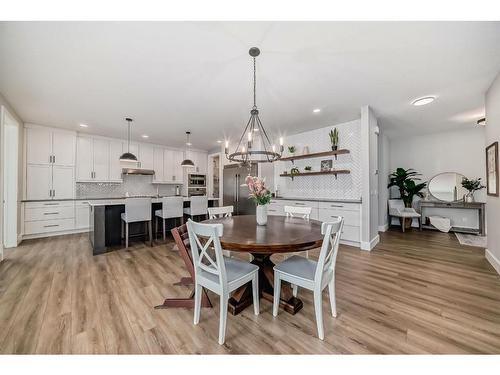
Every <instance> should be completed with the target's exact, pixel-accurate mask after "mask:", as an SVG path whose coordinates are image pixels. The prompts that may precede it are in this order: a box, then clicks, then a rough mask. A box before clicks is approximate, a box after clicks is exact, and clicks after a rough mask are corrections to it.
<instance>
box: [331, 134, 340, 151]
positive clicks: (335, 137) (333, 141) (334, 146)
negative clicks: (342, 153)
mask: <svg viewBox="0 0 500 375" xmlns="http://www.w3.org/2000/svg"><path fill="white" fill-rule="evenodd" d="M328 135H329V136H330V143H331V144H332V151H337V148H338V146H339V131H338V130H337V128H333V130H330V133H328Z"/></svg>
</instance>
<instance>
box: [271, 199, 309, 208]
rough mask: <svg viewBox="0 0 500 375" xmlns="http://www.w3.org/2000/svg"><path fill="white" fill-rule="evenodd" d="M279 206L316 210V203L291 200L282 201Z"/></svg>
mask: <svg viewBox="0 0 500 375" xmlns="http://www.w3.org/2000/svg"><path fill="white" fill-rule="evenodd" d="M280 203H281V205H283V206H296V207H311V208H313V209H314V208H318V202H316V201H292V200H282V201H281V202H280Z"/></svg>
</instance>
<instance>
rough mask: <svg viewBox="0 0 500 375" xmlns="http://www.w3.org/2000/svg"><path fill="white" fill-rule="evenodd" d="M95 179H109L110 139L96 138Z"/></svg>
mask: <svg viewBox="0 0 500 375" xmlns="http://www.w3.org/2000/svg"><path fill="white" fill-rule="evenodd" d="M93 157H94V180H97V181H108V179H109V141H107V140H105V139H99V138H94V152H93Z"/></svg>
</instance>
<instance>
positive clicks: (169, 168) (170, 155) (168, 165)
mask: <svg viewBox="0 0 500 375" xmlns="http://www.w3.org/2000/svg"><path fill="white" fill-rule="evenodd" d="M174 165H175V160H174V151H173V150H169V149H165V151H164V152H163V176H164V177H163V180H164V181H165V182H172V181H174V174H175V172H174Z"/></svg>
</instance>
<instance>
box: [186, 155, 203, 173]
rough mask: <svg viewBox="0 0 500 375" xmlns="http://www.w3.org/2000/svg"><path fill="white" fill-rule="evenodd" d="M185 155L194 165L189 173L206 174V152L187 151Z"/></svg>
mask: <svg viewBox="0 0 500 375" xmlns="http://www.w3.org/2000/svg"><path fill="white" fill-rule="evenodd" d="M186 155H187V157H188V158H189V159H191V160H192V161H193V163H194V168H191V169H190V170H189V173H195V174H207V171H208V168H207V162H208V154H207V153H206V152H203V151H192V150H189V151H186Z"/></svg>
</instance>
